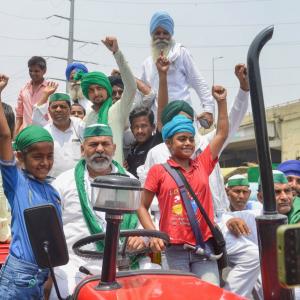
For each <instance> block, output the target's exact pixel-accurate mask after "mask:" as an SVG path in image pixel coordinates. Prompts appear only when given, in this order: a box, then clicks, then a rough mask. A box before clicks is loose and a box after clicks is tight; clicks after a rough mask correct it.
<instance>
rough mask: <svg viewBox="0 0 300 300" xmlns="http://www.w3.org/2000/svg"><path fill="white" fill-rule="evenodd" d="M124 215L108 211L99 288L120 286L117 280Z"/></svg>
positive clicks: (105, 288) (116, 287) (109, 288)
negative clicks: (118, 255) (118, 251)
mask: <svg viewBox="0 0 300 300" xmlns="http://www.w3.org/2000/svg"><path fill="white" fill-rule="evenodd" d="M122 218H123V216H122V215H113V214H108V213H106V216H105V220H106V222H107V223H106V224H107V225H106V233H105V246H104V254H103V264H102V273H101V282H100V284H99V285H98V286H97V289H99V290H112V289H118V288H120V287H121V286H120V284H119V283H117V282H116V268H117V250H118V245H119V235H120V224H121V221H122Z"/></svg>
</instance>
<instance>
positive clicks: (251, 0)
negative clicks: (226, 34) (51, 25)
mask: <svg viewBox="0 0 300 300" xmlns="http://www.w3.org/2000/svg"><path fill="white" fill-rule="evenodd" d="M85 1H86V0H85ZM89 1H90V2H101V3H109V4H134V5H138V4H140V5H162V4H164V5H194V6H198V5H207V4H231V3H233V4H235V3H255V2H256V3H257V2H271V1H272V0H244V1H243V0H226V1H196V2H195V1H194V2H189V1H186V2H182V1H180V2H174V1H172V2H162V1H160V2H153V1H150V2H147V1H138V2H137V1H109V0H101V1H99V0H89Z"/></svg>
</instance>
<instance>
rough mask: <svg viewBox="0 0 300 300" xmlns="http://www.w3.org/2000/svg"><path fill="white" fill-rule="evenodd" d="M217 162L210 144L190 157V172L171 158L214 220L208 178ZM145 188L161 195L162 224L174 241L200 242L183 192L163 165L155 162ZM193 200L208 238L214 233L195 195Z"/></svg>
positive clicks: (175, 242)
mask: <svg viewBox="0 0 300 300" xmlns="http://www.w3.org/2000/svg"><path fill="white" fill-rule="evenodd" d="M217 161H218V159H215V160H213V159H212V156H211V151H210V146H207V147H206V148H205V150H204V151H203V152H202V153H201V154H200V155H199V156H197V158H196V159H195V160H190V169H189V171H186V170H184V169H183V168H182V167H180V166H179V165H178V164H177V163H176V162H175V161H174V160H172V159H169V160H168V163H169V164H170V165H171V166H172V167H178V168H179V169H180V170H181V172H182V173H183V175H184V176H185V178H186V180H187V181H188V183H189V184H190V186H191V187H192V189H193V191H194V192H195V194H196V196H197V197H198V199H199V201H200V202H201V204H202V206H203V208H204V209H205V211H206V213H207V215H208V216H209V218H210V220H211V221H212V223H214V211H213V202H212V196H211V192H210V188H209V181H208V177H209V175H210V174H211V172H212V171H213V169H214V167H215V165H216V163H217ZM144 188H145V189H146V190H149V191H151V192H153V193H155V194H156V196H157V199H158V204H159V209H160V222H159V227H160V230H161V231H164V232H166V233H167V234H168V235H169V236H170V240H171V243H172V244H184V243H188V244H192V245H196V239H195V237H194V233H193V231H192V228H191V225H190V222H189V219H188V216H187V213H186V210H185V207H184V202H183V201H182V199H181V195H180V191H179V189H178V187H177V184H176V182H175V181H174V179H173V178H172V177H171V176H170V175H169V173H168V172H167V171H166V170H165V168H164V167H163V166H162V165H160V164H158V165H154V166H153V167H152V168H151V169H150V170H149V173H148V176H147V179H146V182H145V186H144ZM190 200H191V201H192V206H193V208H194V211H195V212H196V216H197V221H198V224H199V226H200V230H201V233H202V237H203V240H204V241H207V240H208V239H209V238H210V237H212V234H211V232H210V230H209V227H208V226H207V224H206V222H205V220H204V218H203V217H202V214H201V213H200V211H199V209H198V207H197V206H196V203H194V200H193V199H192V197H190Z"/></svg>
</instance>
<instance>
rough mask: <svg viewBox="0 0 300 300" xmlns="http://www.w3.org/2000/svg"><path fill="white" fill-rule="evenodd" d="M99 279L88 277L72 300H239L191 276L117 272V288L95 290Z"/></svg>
mask: <svg viewBox="0 0 300 300" xmlns="http://www.w3.org/2000/svg"><path fill="white" fill-rule="evenodd" d="M99 281H100V276H90V277H87V278H86V279H84V280H83V281H82V282H81V283H79V285H78V286H77V288H76V290H75V292H74V294H73V296H74V300H75V299H76V300H90V299H96V300H117V299H118V300H119V299H122V300H137V299H139V300H151V299H155V300H167V299H172V300H181V299H187V300H199V299H205V300H210V299H211V300H216V299H222V300H241V299H245V298H243V297H241V296H238V295H235V294H233V293H230V292H228V291H226V290H224V289H221V288H219V287H217V286H215V285H212V284H210V283H207V282H204V281H202V280H200V279H199V278H197V277H196V276H194V275H193V274H185V273H179V272H174V271H168V272H166V271H156V272H152V271H150V270H148V271H134V272H120V273H118V274H117V282H118V283H119V284H120V285H121V288H119V289H114V290H108V291H105V290H100V289H98V288H97V287H98V285H99Z"/></svg>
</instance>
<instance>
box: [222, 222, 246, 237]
mask: <svg viewBox="0 0 300 300" xmlns="http://www.w3.org/2000/svg"><path fill="white" fill-rule="evenodd" d="M226 226H227V228H228V229H229V231H230V232H231V233H232V234H234V235H235V236H237V237H239V236H240V235H249V234H250V233H251V232H250V229H249V227H248V226H247V224H246V222H245V221H244V220H243V219H241V218H232V219H230V220H228V221H227V223H226Z"/></svg>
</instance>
